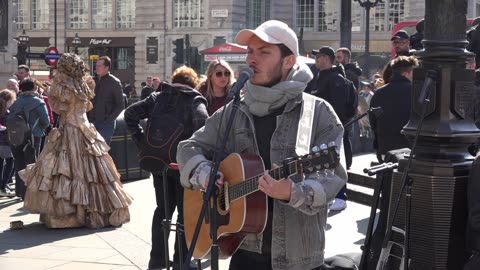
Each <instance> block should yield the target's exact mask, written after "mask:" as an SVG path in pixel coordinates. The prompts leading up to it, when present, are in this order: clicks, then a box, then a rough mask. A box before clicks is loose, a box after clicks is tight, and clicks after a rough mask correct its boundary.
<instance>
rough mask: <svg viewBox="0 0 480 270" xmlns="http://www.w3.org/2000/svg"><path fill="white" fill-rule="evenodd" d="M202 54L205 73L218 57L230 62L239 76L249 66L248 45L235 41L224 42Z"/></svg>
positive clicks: (236, 76) (236, 75)
mask: <svg viewBox="0 0 480 270" xmlns="http://www.w3.org/2000/svg"><path fill="white" fill-rule="evenodd" d="M200 55H201V56H202V69H201V70H202V72H203V73H205V72H206V70H207V67H208V64H210V62H213V61H215V60H217V59H221V60H224V61H226V62H228V64H230V66H231V67H232V69H233V71H234V72H235V78H238V76H239V74H240V72H241V71H242V70H243V69H244V68H246V67H247V64H246V59H247V47H245V46H240V45H237V44H234V43H224V44H220V45H217V46H214V47H211V48H208V49H205V50H203V51H201V52H200Z"/></svg>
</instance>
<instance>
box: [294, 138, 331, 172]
mask: <svg viewBox="0 0 480 270" xmlns="http://www.w3.org/2000/svg"><path fill="white" fill-rule="evenodd" d="M296 162H297V169H298V171H299V172H300V171H301V172H304V173H311V172H315V171H321V170H327V169H334V168H336V167H337V166H338V164H339V162H340V157H339V155H338V153H337V146H336V145H335V142H330V143H329V144H328V145H326V144H322V145H320V146H315V147H313V148H312V151H311V152H310V153H309V154H307V155H304V156H301V157H298V158H297V160H296Z"/></svg>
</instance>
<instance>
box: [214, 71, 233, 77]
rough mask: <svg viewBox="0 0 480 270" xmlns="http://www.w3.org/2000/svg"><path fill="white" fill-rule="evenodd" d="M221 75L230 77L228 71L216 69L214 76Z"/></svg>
mask: <svg viewBox="0 0 480 270" xmlns="http://www.w3.org/2000/svg"><path fill="white" fill-rule="evenodd" d="M222 75H223V76H225V77H227V78H228V77H230V71H225V72H221V71H217V72H215V76H216V77H217V78H221V77H222Z"/></svg>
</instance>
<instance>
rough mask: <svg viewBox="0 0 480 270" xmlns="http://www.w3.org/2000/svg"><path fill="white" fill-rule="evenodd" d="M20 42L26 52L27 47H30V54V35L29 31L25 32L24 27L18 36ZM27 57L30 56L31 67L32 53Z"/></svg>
mask: <svg viewBox="0 0 480 270" xmlns="http://www.w3.org/2000/svg"><path fill="white" fill-rule="evenodd" d="M18 42H19V43H20V45H21V47H22V49H23V50H24V52H25V49H26V48H28V54H30V37H29V36H27V33H25V29H23V31H22V34H21V35H20V36H19V37H18ZM24 55H25V54H24ZM26 58H28V66H29V67H30V55H27V56H26Z"/></svg>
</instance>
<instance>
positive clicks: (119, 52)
mask: <svg viewBox="0 0 480 270" xmlns="http://www.w3.org/2000/svg"><path fill="white" fill-rule="evenodd" d="M80 40H81V45H80V46H78V47H77V48H75V47H73V46H72V41H73V37H69V38H67V42H66V44H68V47H66V48H67V49H66V50H67V51H68V52H74V51H75V49H76V50H77V51H78V54H79V55H80V56H81V57H82V58H83V59H84V60H85V61H88V62H89V65H90V69H91V72H92V75H94V74H95V61H96V60H95V59H98V57H100V56H108V57H110V59H112V67H111V69H110V72H111V73H112V74H113V75H115V76H116V77H118V78H119V79H120V80H121V81H122V82H124V83H133V82H134V80H135V38H134V37H108V38H97V37H80ZM92 59H93V60H92Z"/></svg>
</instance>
